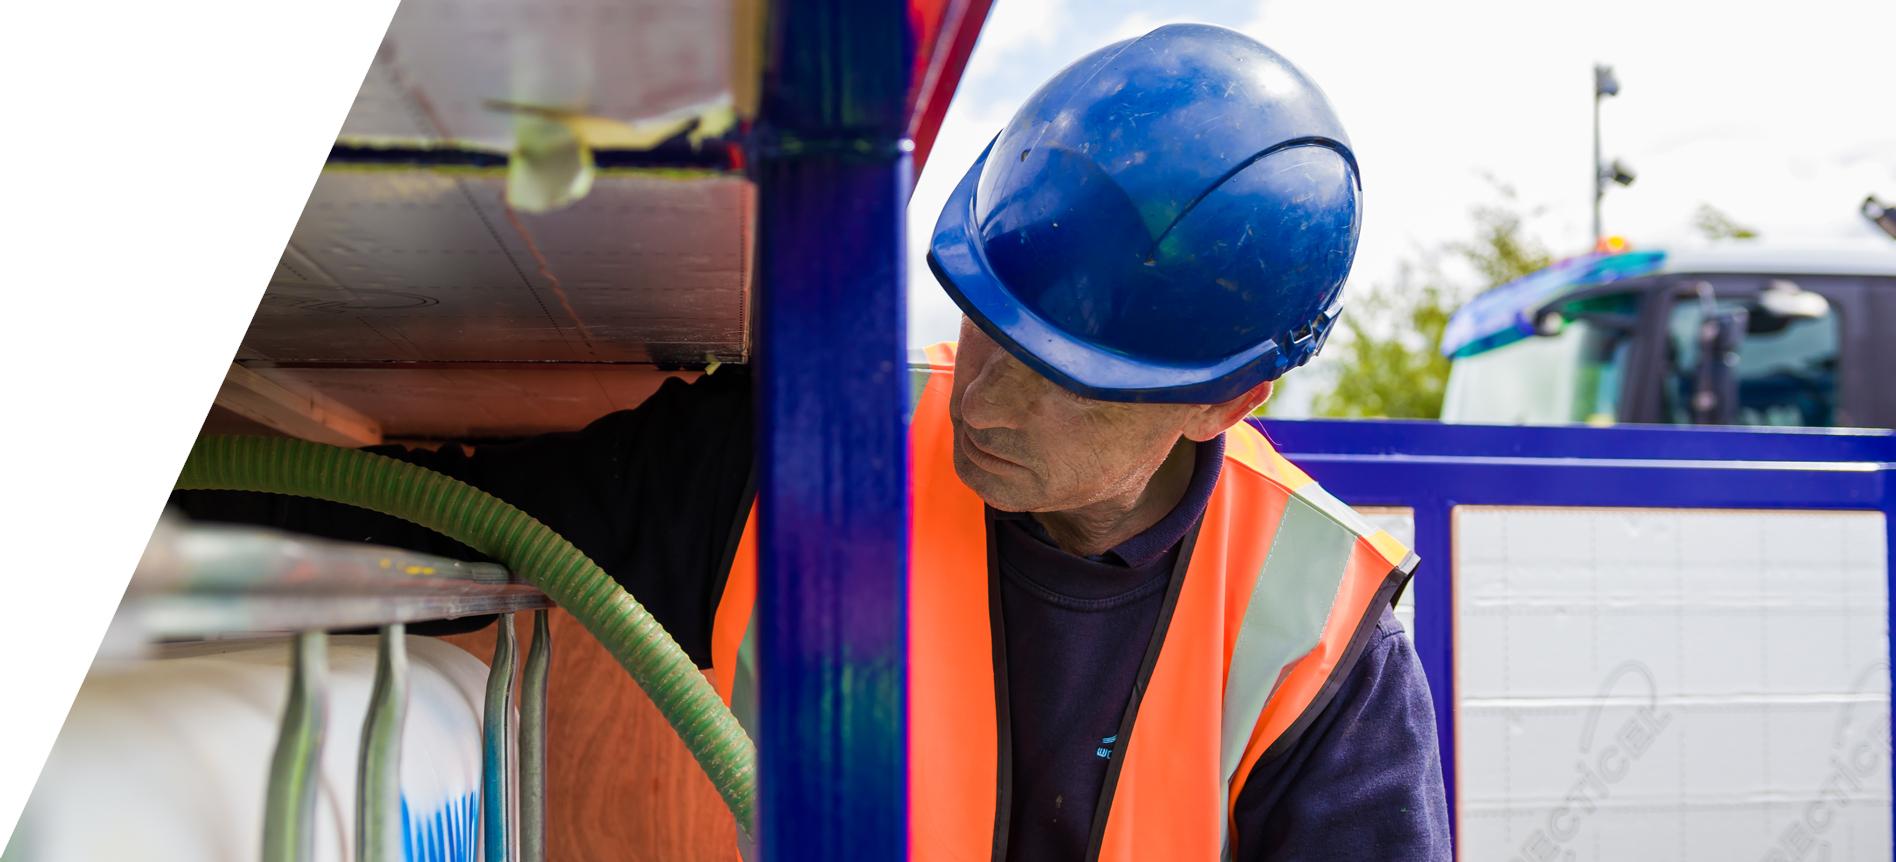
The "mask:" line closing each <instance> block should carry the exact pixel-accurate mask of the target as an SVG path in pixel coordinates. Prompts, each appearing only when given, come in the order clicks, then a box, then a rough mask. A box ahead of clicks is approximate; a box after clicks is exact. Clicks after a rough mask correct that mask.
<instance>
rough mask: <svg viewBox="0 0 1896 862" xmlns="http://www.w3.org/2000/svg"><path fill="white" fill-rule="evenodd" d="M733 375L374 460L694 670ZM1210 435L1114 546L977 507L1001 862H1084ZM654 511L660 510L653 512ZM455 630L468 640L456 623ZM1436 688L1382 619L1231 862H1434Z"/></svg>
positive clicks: (1256, 793)
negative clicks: (1170, 504) (528, 553)
mask: <svg viewBox="0 0 1896 862" xmlns="http://www.w3.org/2000/svg"><path fill="white" fill-rule="evenodd" d="M749 382H750V381H749V376H748V374H747V372H746V371H745V370H744V369H742V368H732V369H728V370H723V371H720V372H719V373H718V374H716V375H712V376H710V377H706V378H703V379H701V380H699V381H698V382H696V383H692V384H685V383H683V382H680V381H671V382H667V383H666V384H665V385H664V386H663V387H661V388H660V389H659V391H658V392H657V393H656V394H654V395H653V396H652V397H651V398H650V399H648V400H647V402H646V403H645V404H642V405H640V406H639V407H638V408H636V409H633V410H628V411H622V412H620V413H615V414H612V415H610V416H606V417H604V418H602V419H600V420H598V421H597V422H594V423H593V424H592V425H589V426H587V428H585V429H584V430H581V431H576V432H567V433H561V434H548V435H542V436H539V437H534V438H531V439H528V440H524V441H519V442H515V443H510V444H500V445H484V446H482V447H480V448H479V449H478V450H476V451H475V452H474V453H472V454H469V453H466V452H464V451H462V450H461V448H460V447H456V446H447V447H443V448H442V449H441V450H439V451H433V452H430V451H425V450H403V449H400V448H398V447H381V448H379V449H378V450H377V451H380V452H382V453H383V454H389V455H394V456H396V457H401V458H404V459H406V460H410V461H414V462H417V463H420V464H423V465H425V466H428V467H430V468H433V469H436V470H439V471H441V472H444V473H447V474H449V475H452V476H455V477H457V478H460V479H462V480H463V481H466V482H468V483H470V484H472V485H474V486H476V487H479V488H482V489H483V490H486V491H488V492H489V493H492V494H495V495H496V496H499V497H501V498H502V499H504V500H507V501H508V502H510V503H513V504H514V505H516V506H519V507H520V508H522V509H524V510H526V511H527V512H528V513H530V514H532V515H534V516H535V517H537V518H539V519H540V520H541V521H543V522H545V523H546V524H547V525H548V526H550V527H552V528H553V529H554V530H556V531H558V532H560V533H561V534H562V535H564V536H566V537H567V538H568V539H569V540H570V541H572V542H573V543H574V544H575V545H577V546H578V547H579V548H580V549H581V550H583V551H585V552H586V553H587V555H588V556H590V557H592V558H593V560H594V561H596V562H598V563H599V564H600V565H601V566H602V567H603V568H604V569H605V570H606V571H607V572H610V573H611V574H612V575H613V577H614V578H615V579H617V580H618V581H619V582H620V583H621V584H623V585H624V586H625V587H626V589H628V590H630V591H631V592H632V593H633V594H634V595H636V596H638V597H639V599H640V601H641V602H643V603H644V604H645V605H646V607H647V608H648V609H650V610H651V611H652V613H653V614H654V616H656V617H657V618H658V620H659V621H660V623H662V624H663V625H664V626H665V628H666V629H667V630H669V631H670V632H671V633H672V634H673V636H674V637H676V638H677V639H678V642H679V643H680V645H682V646H683V647H684V649H685V651H686V652H687V653H688V654H690V655H691V656H692V657H693V658H694V659H696V660H697V661H698V662H699V664H700V665H701V666H702V665H707V664H708V663H709V656H710V632H711V618H712V616H713V614H714V613H715V612H716V608H717V600H718V597H719V595H720V592H721V591H722V588H723V581H724V577H725V574H726V573H727V572H728V570H729V567H730V561H731V556H732V554H734V553H735V549H736V539H737V533H738V530H739V529H740V528H741V527H742V523H743V522H742V519H743V518H744V517H745V515H746V513H747V512H748V510H749V501H750V497H751V495H752V493H753V488H752V486H751V476H752V469H751V467H752V465H751V463H750V460H751V452H752V449H751V445H750V441H751V434H752V424H751V412H750V411H751V401H750V398H751V393H750V385H749ZM1222 450H1223V440H1222V439H1220V440H1217V441H1214V442H1213V443H1210V444H1205V445H1201V446H1199V447H1198V452H1197V458H1196V465H1195V470H1194V472H1193V477H1192V481H1191V483H1190V484H1189V485H1188V488H1187V492H1186V494H1185V496H1184V498H1183V499H1182V500H1181V501H1180V503H1179V504H1178V506H1177V507H1176V508H1175V509H1174V510H1173V511H1172V512H1171V513H1170V514H1169V515H1168V516H1166V517H1165V518H1164V519H1162V520H1161V521H1160V522H1159V523H1157V524H1155V525H1154V526H1153V527H1152V528H1150V529H1148V530H1146V531H1145V532H1144V533H1142V534H1140V535H1139V536H1136V537H1134V538H1132V539H1130V540H1128V541H1126V542H1125V543H1123V544H1121V545H1120V546H1119V547H1117V548H1114V549H1113V550H1112V551H1110V552H1108V553H1106V554H1104V555H1101V556H1100V557H1097V558H1092V559H1087V558H1081V557H1077V556H1074V555H1072V554H1068V553H1066V552H1064V551H1061V550H1060V549H1059V548H1057V547H1055V546H1054V545H1053V544H1052V542H1051V541H1050V540H1049V539H1048V538H1047V536H1046V534H1045V532H1044V531H1042V530H1041V529H1040V528H1039V525H1038V524H1037V523H1036V522H1035V521H1034V520H1033V519H1032V518H1031V517H1028V516H1024V515H1010V514H1007V513H1000V512H992V511H990V512H989V518H990V527H991V529H992V531H993V540H994V542H995V543H996V550H997V551H998V553H997V557H998V559H999V565H1000V583H1001V590H1000V596H1001V609H1002V617H1003V623H1002V625H1003V631H1002V632H1000V633H999V638H998V641H999V642H1000V644H1001V645H1002V650H1003V652H1004V653H1005V656H1006V659H1005V662H1006V686H1005V691H1004V692H997V695H999V696H1000V697H1001V698H1002V699H1003V700H1004V702H1005V704H1006V711H1007V716H1008V729H1009V732H1010V745H1009V746H1007V748H1008V749H1009V751H1010V758H1011V760H1010V763H1009V765H1008V771H1007V774H1009V775H1010V777H1011V786H1010V787H1008V788H1006V789H1005V791H1004V793H1003V799H1004V800H1005V802H1004V805H1003V808H1004V811H1003V812H1000V813H1001V815H1002V817H1003V818H1004V828H1005V829H1006V835H1007V841H1006V849H1005V858H1006V859H1007V860H1008V862H1030V860H1031V862H1041V860H1048V862H1052V860H1068V859H1072V860H1078V859H1082V858H1084V854H1085V850H1086V847H1087V842H1088V840H1089V838H1090V836H1091V831H1092V827H1093V825H1094V820H1095V816H1096V808H1097V805H1098V802H1099V797H1100V792H1101V789H1102V787H1103V784H1104V781H1105V776H1106V770H1107V768H1108V766H1109V764H1110V761H1111V758H1112V754H1113V751H1114V746H1115V745H1116V744H1117V742H1118V741H1117V739H1116V738H1115V734H1116V732H1117V728H1118V727H1119V725H1120V720H1121V719H1122V718H1123V716H1124V713H1125V708H1126V704H1127V703H1128V701H1129V700H1130V697H1131V692H1132V686H1133V685H1134V682H1135V679H1136V677H1137V675H1138V670H1139V666H1140V663H1141V659H1142V658H1143V656H1144V654H1145V651H1146V648H1147V646H1148V644H1149V643H1150V641H1151V639H1152V636H1153V634H1154V628H1155V624H1156V622H1157V619H1158V613H1159V608H1160V605H1161V603H1162V600H1163V598H1164V595H1165V588H1166V586H1167V585H1168V583H1169V581H1170V578H1172V577H1173V576H1174V573H1175V570H1176V569H1177V568H1178V563H1179V554H1180V551H1181V543H1182V540H1183V538H1184V537H1185V536H1186V535H1187V534H1188V533H1189V532H1190V530H1191V528H1192V527H1193V526H1194V525H1195V524H1196V523H1197V522H1198V520H1199V518H1200V517H1201V516H1202V515H1203V513H1204V508H1205V505H1206V502H1207V501H1208V500H1209V498H1210V494H1211V489H1212V486H1213V485H1214V484H1216V482H1217V478H1218V471H1219V468H1220V466H1221V464H1222V454H1223V452H1222ZM172 499H173V504H174V505H176V506H177V507H179V508H181V509H183V510H185V512H186V513H187V514H191V515H193V516H195V517H199V518H205V519H211V520H228V521H240V522H246V523H261V524H268V525H273V526H278V527H283V528H286V529H293V530H298V531H300V532H305V533H309V534H314V535H319V536H326V537H331V538H343V539H353V540H360V541H369V542H375V543H378V544H385V545H395V546H399V547H407V548H412V549H415V550H420V551H427V552H432V553H438V554H442V555H446V556H455V557H460V558H463V559H479V555H477V554H475V553H474V552H473V551H471V550H470V549H468V548H466V547H463V546H460V545H458V544H456V543H454V542H451V541H449V540H447V539H444V538H441V537H439V536H436V535H435V534H433V533H430V532H428V531H426V530H424V529H422V528H419V527H416V526H414V525H412V524H408V523H406V522H403V521H399V520H396V519H393V518H387V517H384V516H380V515H376V514H374V513H370V512H364V511H360V510H356V509H350V508H347V507H342V506H335V505H331V504H326V503H321V502H317V501H311V500H303V499H298V498H289V497H273V496H265V495H251V494H234V493H211V492H179V493H176V494H174V495H173V498H172ZM652 513H660V514H659V515H658V516H654V515H653V514H652ZM462 627H465V626H462ZM1437 757H1438V755H1437V747H1436V741H1435V722H1434V715H1433V711H1432V707H1431V705H1430V700H1429V694H1428V687H1427V683H1426V681H1425V680H1424V678H1423V676H1422V668H1421V664H1420V663H1419V662H1418V661H1417V659H1416V656H1415V652H1414V650H1413V649H1412V648H1411V647H1410V644H1409V641H1408V638H1407V637H1406V636H1405V635H1404V634H1403V632H1402V629H1401V628H1400V626H1399V625H1398V624H1397V623H1396V621H1395V619H1394V617H1392V616H1391V615H1390V614H1389V613H1388V612H1387V611H1385V612H1384V614H1383V616H1382V619H1381V622H1380V623H1379V624H1378V627H1377V631H1376V633H1375V634H1374V635H1373V636H1372V639H1371V641H1370V644H1369V646H1368V647H1367V648H1366V649H1365V650H1364V652H1363V655H1362V657H1361V659H1360V660H1359V661H1358V662H1357V664H1356V665H1355V666H1354V667H1353V668H1352V669H1351V670H1350V672H1349V674H1348V675H1347V676H1346V677H1345V679H1344V681H1343V684H1342V686H1341V687H1340V688H1339V690H1338V691H1337V693H1336V695H1335V697H1334V698H1333V699H1332V700H1331V702H1330V703H1329V704H1328V705H1327V706H1326V707H1325V708H1324V710H1323V712H1322V714H1321V715H1319V716H1318V718H1317V720H1316V721H1315V722H1314V723H1313V724H1311V725H1310V726H1309V728H1308V729H1307V730H1306V731H1305V732H1304V734H1303V736H1302V737H1301V738H1300V739H1299V741H1298V743H1297V744H1296V745H1294V746H1292V747H1291V748H1290V749H1289V750H1287V751H1286V752H1284V753H1283V754H1281V755H1279V756H1276V757H1274V758H1272V759H1270V760H1265V761H1260V762H1259V763H1258V764H1257V766H1256V768H1255V769H1254V770H1253V772H1252V775H1251V778H1250V780H1249V781H1248V782H1247V783H1246V785H1245V787H1244V789H1243V791H1242V792H1241V793H1240V794H1239V796H1238V800H1237V806H1236V811H1237V834H1236V836H1235V837H1236V844H1237V850H1238V856H1237V858H1239V859H1241V860H1304V859H1311V860H1328V859H1338V860H1343V859H1348V860H1358V859H1362V860H1369V859H1374V860H1410V859H1415V860H1445V859H1448V858H1450V854H1449V842H1448V820H1447V805H1446V803H1445V801H1444V795H1443V788H1442V776H1441V764H1440V762H1439V761H1438V759H1437Z"/></svg>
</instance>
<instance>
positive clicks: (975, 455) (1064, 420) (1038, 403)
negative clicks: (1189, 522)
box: [948, 317, 1242, 512]
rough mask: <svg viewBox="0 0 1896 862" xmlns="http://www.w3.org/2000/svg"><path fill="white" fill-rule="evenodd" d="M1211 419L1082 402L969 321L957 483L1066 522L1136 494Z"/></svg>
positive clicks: (1196, 409)
mask: <svg viewBox="0 0 1896 862" xmlns="http://www.w3.org/2000/svg"><path fill="white" fill-rule="evenodd" d="M1207 409H1208V408H1206V407H1203V406H1199V405H1192V404H1121V403H1116V402H1111V401H1095V400H1092V399H1090V398H1082V397H1080V396H1078V395H1075V394H1073V393H1071V392H1068V391H1066V390H1065V389H1062V388H1060V387H1059V386H1058V385H1056V384H1055V383H1054V382H1053V381H1051V380H1048V379H1047V378H1045V377H1042V376H1040V374H1039V373H1037V372H1035V371H1034V370H1033V369H1031V368H1029V367H1027V366H1026V365H1024V364H1022V363H1021V361H1020V360H1018V359H1015V358H1014V357H1013V355H1012V354H1010V353H1008V352H1007V350H1006V349H1005V348H1002V347H1001V346H1000V345H998V344H995V343H994V341H993V340H992V339H990V338H988V337H987V335H986V333H983V332H982V331H981V329H980V327H977V326H975V325H974V324H973V322H971V321H969V320H968V319H967V318H965V317H964V318H962V320H961V343H960V346H959V347H958V348H957V349H956V356H955V380H954V392H953V394H952V395H950V396H949V401H948V415H949V418H950V419H951V420H952V422H953V424H954V435H955V473H956V474H958V475H959V476H960V477H961V481H962V482H963V483H966V484H967V486H968V487H969V488H972V489H974V492H975V493H976V494H978V495H980V497H981V499H983V500H985V501H987V503H988V505H990V506H993V507H994V508H996V509H1000V510H1002V511H1006V512H1062V511H1069V510H1073V509H1078V508H1080V507H1082V506H1087V505H1090V504H1093V503H1097V502H1100V501H1102V500H1107V499H1111V498H1114V497H1119V496H1122V495H1125V494H1128V493H1133V494H1136V493H1137V492H1139V491H1140V490H1142V489H1143V488H1144V487H1145V484H1146V482H1147V481H1148V480H1149V479H1151V477H1152V474H1153V472H1154V471H1156V470H1158V468H1159V465H1161V464H1163V463H1164V462H1165V458H1166V456H1167V455H1169V454H1170V453H1171V451H1172V448H1173V447H1174V446H1175V445H1176V444H1177V443H1178V441H1179V438H1180V436H1181V435H1183V434H1186V433H1187V432H1188V431H1191V430H1194V429H1195V428H1196V427H1198V426H1203V425H1204V424H1205V419H1204V414H1205V413H1206V412H1207ZM1239 415H1240V416H1241V415H1242V414H1239ZM1221 430H1223V429H1222V428H1218V429H1217V430H1214V431H1212V432H1211V435H1210V436H1215V435H1216V433H1217V431H1221ZM1192 436H1194V437H1197V436H1198V435H1196V434H1194V435H1192ZM1204 439H1209V436H1207V437H1205V438H1204Z"/></svg>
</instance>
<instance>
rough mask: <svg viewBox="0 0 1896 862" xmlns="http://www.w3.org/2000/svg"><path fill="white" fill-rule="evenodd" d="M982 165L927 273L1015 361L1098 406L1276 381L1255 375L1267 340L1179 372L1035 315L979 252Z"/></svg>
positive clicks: (1199, 396)
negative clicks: (978, 198) (977, 198)
mask: <svg viewBox="0 0 1896 862" xmlns="http://www.w3.org/2000/svg"><path fill="white" fill-rule="evenodd" d="M988 146H989V148H990V150H991V149H992V147H993V144H992V143H991V142H990V143H989V145H988ZM987 158H988V150H984V151H982V153H981V157H980V158H978V159H975V161H974V164H973V165H972V166H971V167H969V168H968V172H967V174H966V175H964V176H963V177H962V178H961V182H960V183H959V184H957V185H956V186H955V190H954V192H953V193H952V194H950V195H949V196H948V204H947V206H945V207H943V208H942V212H941V216H940V217H939V218H938V219H937V220H936V221H935V234H934V236H933V237H932V238H931V239H930V240H929V250H928V266H929V269H930V270H932V271H933V272H934V273H935V279H936V281H939V282H940V283H941V286H942V289H943V290H945V291H947V293H948V297H949V298H950V299H953V300H954V302H955V304H956V305H958V306H960V307H961V310H962V312H963V313H965V314H967V315H968V319H970V320H972V321H974V323H975V325H976V326H979V327H981V331H982V332H985V333H987V336H988V337H989V338H992V339H994V341H995V343H997V344H999V345H1001V346H1002V347H1003V348H1005V349H1006V350H1007V352H1009V353H1011V354H1013V355H1014V357H1015V358H1016V359H1019V360H1020V361H1021V362H1024V363H1026V364H1027V365H1028V367H1030V368H1033V369H1034V370H1035V371H1037V372H1039V373H1040V374H1041V375H1042V376H1044V377H1046V378H1047V379H1049V380H1052V381H1053V382H1054V383H1056V384H1058V385H1060V386H1061V387H1063V388H1065V389H1066V390H1067V391H1069V392H1073V393H1076V394H1078V395H1082V396H1084V397H1087V398H1093V399H1097V400H1100V401H1121V402H1146V403H1168V404H1222V403H1224V402H1226V401H1230V400H1232V399H1234V398H1237V397H1238V396H1240V395H1243V394H1244V393H1245V392H1246V391H1248V390H1250V389H1251V388H1252V387H1254V386H1256V385H1257V384H1258V383H1260V382H1262V381H1264V380H1268V379H1272V378H1274V377H1276V376H1277V374H1274V373H1270V372H1268V371H1266V372H1264V373H1261V374H1260V373H1259V371H1260V369H1259V368H1258V366H1259V365H1261V364H1269V363H1270V362H1272V361H1273V360H1274V359H1275V358H1276V357H1277V355H1278V349H1277V345H1276V344H1275V343H1274V342H1272V341H1265V342H1264V343H1262V344H1259V345H1257V346H1256V347H1254V348H1252V349H1249V350H1246V351H1244V352H1243V353H1240V354H1237V355H1235V356H1229V357H1225V358H1223V359H1220V360H1218V361H1216V362H1212V363H1207V364H1201V365H1183V364H1178V363H1174V362H1161V361H1154V360H1152V359H1150V358H1144V357H1139V356H1134V355H1130V354H1126V353H1122V352H1120V351H1116V350H1106V349H1103V348H1100V347H1098V346H1096V345H1094V344H1091V343H1089V342H1087V341H1086V340H1084V339H1082V338H1079V337H1077V336H1075V335H1073V334H1071V333H1068V332H1066V331H1065V330H1062V329H1060V328H1058V327H1056V326H1053V325H1052V324H1050V323H1048V322H1047V321H1046V320H1045V319H1043V318H1041V317H1040V316H1039V315H1036V314H1034V313H1033V312H1032V311H1031V310H1029V309H1028V308H1027V307H1025V306H1024V305H1023V304H1022V303H1021V302H1019V301H1018V300H1016V299H1015V297H1014V295H1013V293H1012V292H1011V291H1009V290H1008V289H1007V286H1006V285H1005V284H1003V283H1002V282H1001V279H1000V277H999V276H997V275H996V274H995V272H994V270H993V268H992V267H991V266H990V265H989V263H988V258H987V254H986V252H985V251H984V249H983V247H982V242H981V234H980V228H979V225H978V224H977V220H976V218H975V211H974V204H975V200H974V197H975V188H976V187H977V186H978V185H979V184H980V180H981V170H982V168H983V167H984V166H985V165H986V164H987Z"/></svg>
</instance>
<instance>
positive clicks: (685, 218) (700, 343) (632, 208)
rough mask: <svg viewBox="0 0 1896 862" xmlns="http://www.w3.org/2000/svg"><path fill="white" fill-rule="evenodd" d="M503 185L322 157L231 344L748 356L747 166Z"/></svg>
mask: <svg viewBox="0 0 1896 862" xmlns="http://www.w3.org/2000/svg"><path fill="white" fill-rule="evenodd" d="M505 184H506V178H505V176H504V174H503V172H501V171H442V170H429V169H425V168H378V169H362V168H351V167H334V166H332V167H331V168H329V169H327V170H325V171H323V173H322V176H321V178H320V179H318V180H317V182H316V188H315V190H314V191H313V192H312V193H311V194H310V198H309V203H308V205H307V206H305V207H304V209H303V215H302V217H301V218H300V219H299V220H298V221H297V223H296V229H295V231H294V232H293V233H292V235H291V237H290V244H289V247H288V248H287V249H286V250H285V252H284V254H283V257H282V259H281V261H280V262H279V265H278V267H277V271H276V274H275V275H274V276H273V277H272V278H271V280H270V286H269V288H268V289H267V290H266V291H265V292H264V295H263V300H262V302H261V304H260V305H259V306H258V308H257V314H256V316H255V317H254V318H253V319H252V320H251V323H250V329H249V331H248V332H247V333H246V334H245V336H244V341H243V345H242V347H241V348H240V349H239V351H238V359H239V360H240V361H249V360H269V361H275V362H295V363H337V362H347V363H360V362H375V361H396V362H443V361H446V362H483V361H514V362H555V361H566V362H590V363H601V362H640V363H643V362H657V363H660V364H671V365H677V366H688V365H693V364H696V365H703V364H705V362H706V360H707V359H709V358H715V359H717V360H718V361H720V362H742V361H744V360H745V359H746V357H747V355H748V352H749V345H748V328H749V309H750V298H749V286H750V236H751V220H752V218H753V210H754V198H755V194H754V192H753V188H752V186H751V184H750V183H749V182H748V181H747V180H744V179H743V178H741V177H735V176H725V175H719V174H706V173H697V174H691V175H688V176H671V175H666V176H658V175H651V174H638V173H633V174H623V173H612V172H605V173H602V174H601V175H600V176H599V178H598V179H597V181H596V182H595V183H594V186H593V189H592V192H591V193H590V194H588V195H587V196H586V197H585V198H583V199H581V200H580V201H579V202H577V203H575V204H573V205H572V206H569V207H566V208H564V209H560V210H556V211H553V212H549V213H543V214H538V215H535V214H529V213H522V212H517V211H515V210H513V209H512V208H510V207H509V206H507V204H506V201H505V190H504V186H505ZM377 418H382V417H377Z"/></svg>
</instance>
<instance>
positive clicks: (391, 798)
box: [355, 623, 408, 862]
mask: <svg viewBox="0 0 1896 862" xmlns="http://www.w3.org/2000/svg"><path fill="white" fill-rule="evenodd" d="M406 638H407V626H404V625H403V624H401V623H394V624H392V625H387V626H383V627H382V636H381V641H380V643H379V644H378V645H377V648H376V651H375V685H374V688H373V689H372V690H371V691H370V693H369V709H368V713H367V715H365V716H364V717H363V719H362V747H361V750H360V752H359V753H358V755H357V757H356V821H355V822H356V836H355V837H356V841H355V846H356V860H357V862H402V860H403V858H404V854H405V848H404V847H403V844H402V771H401V762H402V720H403V718H404V717H405V716H406V715H407V713H408V641H407V639H406Z"/></svg>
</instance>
